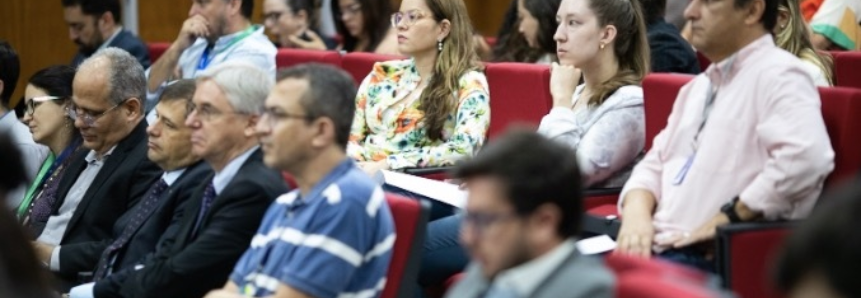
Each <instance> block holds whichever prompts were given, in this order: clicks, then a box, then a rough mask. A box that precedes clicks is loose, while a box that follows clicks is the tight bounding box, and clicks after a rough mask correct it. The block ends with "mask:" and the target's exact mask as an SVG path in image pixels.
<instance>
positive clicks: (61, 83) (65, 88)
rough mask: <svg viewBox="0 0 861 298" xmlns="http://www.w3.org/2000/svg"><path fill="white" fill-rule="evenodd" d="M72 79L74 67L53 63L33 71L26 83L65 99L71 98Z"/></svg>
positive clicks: (73, 78) (73, 77)
mask: <svg viewBox="0 0 861 298" xmlns="http://www.w3.org/2000/svg"><path fill="white" fill-rule="evenodd" d="M74 80H75V68H73V67H71V66H68V65H53V66H48V67H46V68H43V69H41V70H39V71H37V72H36V73H34V74H33V76H31V77H30V80H28V81H27V83H28V84H30V85H33V86H34V87H36V88H39V89H42V90H44V91H45V93H47V94H48V95H50V96H58V97H61V98H63V101H66V100H69V99H71V98H72V81H74Z"/></svg>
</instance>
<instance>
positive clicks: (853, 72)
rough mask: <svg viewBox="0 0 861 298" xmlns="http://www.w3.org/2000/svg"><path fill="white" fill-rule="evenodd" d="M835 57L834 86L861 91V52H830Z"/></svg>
mask: <svg viewBox="0 0 861 298" xmlns="http://www.w3.org/2000/svg"><path fill="white" fill-rule="evenodd" d="M830 53H831V56H832V57H834V85H835V86H838V87H852V88H859V89H861V52H859V51H848V52H830Z"/></svg>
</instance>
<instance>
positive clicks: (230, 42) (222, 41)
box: [204, 25, 264, 52]
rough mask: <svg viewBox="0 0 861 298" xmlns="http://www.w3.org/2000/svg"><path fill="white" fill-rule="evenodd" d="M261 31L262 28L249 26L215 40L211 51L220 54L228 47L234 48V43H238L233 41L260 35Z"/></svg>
mask: <svg viewBox="0 0 861 298" xmlns="http://www.w3.org/2000/svg"><path fill="white" fill-rule="evenodd" d="M263 29H264V28H263V27H262V26H259V25H251V26H249V27H248V28H245V29H242V30H240V31H238V32H234V33H231V34H228V35H225V36H222V37H219V38H218V39H217V40H215V46H214V48H213V50H215V51H216V52H220V51H223V50H225V49H226V48H228V47H231V46H235V43H238V42H239V41H238V40H237V41H234V40H235V39H237V38H247V37H248V36H250V35H253V34H262V32H263ZM249 31H250V32H249ZM205 44H206V42H204V45H205Z"/></svg>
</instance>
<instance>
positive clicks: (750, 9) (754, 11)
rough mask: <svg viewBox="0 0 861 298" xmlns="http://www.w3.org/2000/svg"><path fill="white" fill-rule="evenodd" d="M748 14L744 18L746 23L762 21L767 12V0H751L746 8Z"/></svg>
mask: <svg viewBox="0 0 861 298" xmlns="http://www.w3.org/2000/svg"><path fill="white" fill-rule="evenodd" d="M744 9H745V10H746V13H747V16H745V18H744V23H745V24H746V25H754V24H757V23H760V22H761V21H762V15H763V14H764V13H765V0H755V1H750V3H749V4H748V5H747V7H746V8H744Z"/></svg>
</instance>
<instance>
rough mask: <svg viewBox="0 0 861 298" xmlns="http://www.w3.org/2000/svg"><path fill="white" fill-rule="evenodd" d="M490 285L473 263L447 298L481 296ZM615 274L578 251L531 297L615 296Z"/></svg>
mask: <svg viewBox="0 0 861 298" xmlns="http://www.w3.org/2000/svg"><path fill="white" fill-rule="evenodd" d="M490 286H491V284H490V282H489V281H488V280H487V279H485V278H484V276H483V274H482V272H481V268H480V267H479V266H478V265H477V264H472V265H470V266H469V268H467V271H466V276H465V277H464V278H463V280H461V281H460V282H458V283H457V284H456V285H455V286H454V288H453V289H451V290H450V291H448V293H446V295H445V297H446V298H454V297H458V298H481V297H483V295H484V294H485V292H486V291H487V290H488V288H489V287H490ZM614 286H615V277H613V274H612V273H610V271H609V270H608V269H607V268H606V267H604V264H603V263H602V262H601V260H599V259H596V258H593V257H591V256H584V255H581V254H580V252H579V251H578V250H576V249H575V250H574V251H572V253H571V254H570V255H568V257H567V258H566V259H565V261H563V262H562V263H559V264H558V265H557V266H556V268H555V269H554V271H553V272H552V273H550V275H548V276H547V279H545V280H544V281H542V282H541V283H540V284H539V285H538V287H536V288H535V291H534V292H533V293H532V294H531V295H529V297H530V298H581V297H582V298H605V297H606V298H612V297H614V290H613V289H614Z"/></svg>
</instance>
